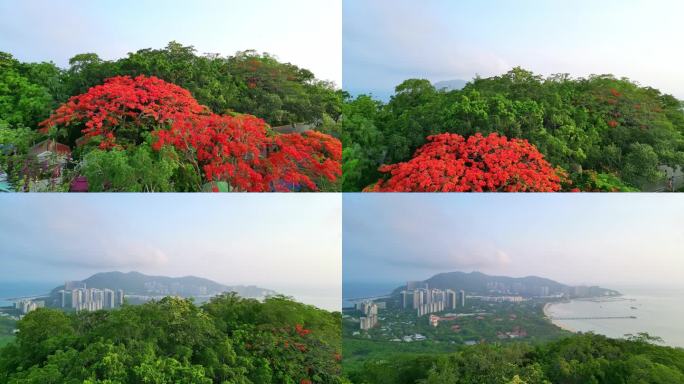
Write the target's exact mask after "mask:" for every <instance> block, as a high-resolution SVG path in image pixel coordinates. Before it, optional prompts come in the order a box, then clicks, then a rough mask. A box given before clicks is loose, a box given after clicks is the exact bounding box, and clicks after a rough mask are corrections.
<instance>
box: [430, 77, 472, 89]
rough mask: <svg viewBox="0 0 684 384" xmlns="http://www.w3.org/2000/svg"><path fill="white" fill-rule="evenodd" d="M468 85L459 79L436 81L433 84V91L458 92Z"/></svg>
mask: <svg viewBox="0 0 684 384" xmlns="http://www.w3.org/2000/svg"><path fill="white" fill-rule="evenodd" d="M466 84H468V82H467V81H465V80H461V79H454V80H444V81H438V82H436V83H434V84H433V86H434V87H435V89H437V90H442V89H443V90H446V91H458V90H461V89H463V87H465V85H466Z"/></svg>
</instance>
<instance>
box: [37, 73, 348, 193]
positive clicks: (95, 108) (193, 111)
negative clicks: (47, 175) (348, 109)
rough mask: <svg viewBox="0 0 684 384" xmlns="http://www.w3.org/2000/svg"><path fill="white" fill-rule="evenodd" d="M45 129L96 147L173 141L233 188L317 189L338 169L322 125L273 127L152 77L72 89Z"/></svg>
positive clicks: (209, 177) (208, 174) (334, 147)
mask: <svg viewBox="0 0 684 384" xmlns="http://www.w3.org/2000/svg"><path fill="white" fill-rule="evenodd" d="M41 126H42V127H43V131H44V132H53V133H56V134H62V135H64V136H66V137H67V138H69V140H71V141H73V142H74V143H78V144H81V145H89V143H91V144H92V143H95V144H97V145H98V147H99V149H100V150H116V149H120V148H126V147H129V146H134V145H139V144H141V143H142V142H143V141H144V140H145V137H146V133H148V132H149V134H150V135H151V137H152V149H153V150H155V151H161V150H162V149H163V148H165V147H172V148H174V149H175V151H176V152H177V153H179V154H181V158H182V159H183V160H184V161H186V162H188V163H190V164H191V165H192V166H193V168H194V169H195V170H196V171H197V172H199V173H200V174H201V176H202V178H203V179H204V181H206V182H215V181H225V182H228V184H229V185H230V187H231V188H232V189H234V190H241V191H273V190H275V191H287V190H292V189H293V188H306V189H309V190H317V189H318V185H317V183H318V182H320V181H321V180H327V181H330V182H333V181H335V180H336V179H337V178H338V177H339V176H340V175H341V164H340V161H341V156H342V148H341V143H340V141H339V140H337V139H335V138H333V137H332V136H329V135H326V134H323V133H319V132H305V133H303V134H300V133H290V134H278V133H276V132H274V131H272V130H270V128H269V126H268V125H267V124H266V123H265V122H264V121H263V120H262V119H259V118H257V117H254V116H251V115H218V114H215V113H212V112H211V111H209V109H208V108H206V107H204V106H202V105H201V104H199V103H198V102H197V101H196V100H195V99H194V98H193V97H192V95H191V94H190V92H188V91H187V90H185V89H183V88H181V87H178V86H176V85H174V84H171V83H167V82H165V81H163V80H161V79H158V78H156V77H146V76H142V75H141V76H138V77H135V78H131V77H128V76H118V77H114V78H111V79H108V80H106V81H105V83H104V84H102V85H99V86H95V87H92V88H90V89H89V90H88V92H86V93H84V94H81V95H77V96H74V97H72V98H70V99H69V101H68V102H66V103H65V104H63V105H62V106H60V107H59V108H58V109H57V110H56V111H55V112H54V113H53V114H52V115H51V116H50V117H49V118H48V119H46V120H45V121H43V122H42V123H41Z"/></svg>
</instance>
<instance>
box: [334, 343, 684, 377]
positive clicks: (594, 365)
mask: <svg viewBox="0 0 684 384" xmlns="http://www.w3.org/2000/svg"><path fill="white" fill-rule="evenodd" d="M650 341H651V340H650V339H649V337H648V336H647V335H639V336H637V337H633V338H631V339H630V340H616V339H609V338H606V337H604V336H599V335H594V334H583V335H582V334H581V335H574V336H571V337H567V338H564V339H561V340H558V341H555V342H550V343H547V344H542V345H536V346H533V345H531V344H527V343H514V344H506V345H501V344H481V345H476V346H471V347H463V348H462V349H461V350H459V351H458V352H455V353H449V354H421V355H417V354H413V355H409V354H406V355H401V356H394V357H389V358H383V359H371V360H367V361H366V362H365V364H364V365H363V366H362V367H361V368H358V369H351V370H345V373H346V375H347V376H349V378H350V379H351V381H352V382H354V383H359V384H361V383H368V384H370V383H373V384H383V383H387V384H416V383H420V384H454V383H473V384H550V383H559V384H587V383H588V384H591V383H596V384H598V383H616V384H617V383H662V384H666V383H667V384H674V383H684V350H682V349H676V348H670V347H662V346H657V345H654V344H651V343H650ZM345 353H346V351H345Z"/></svg>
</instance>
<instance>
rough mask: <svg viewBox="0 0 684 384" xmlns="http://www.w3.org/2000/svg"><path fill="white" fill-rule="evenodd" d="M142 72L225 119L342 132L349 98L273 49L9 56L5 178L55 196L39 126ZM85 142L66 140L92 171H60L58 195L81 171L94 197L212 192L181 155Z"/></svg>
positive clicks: (2, 93)
mask: <svg viewBox="0 0 684 384" xmlns="http://www.w3.org/2000/svg"><path fill="white" fill-rule="evenodd" d="M138 75H145V76H155V77H157V78H159V79H162V80H164V81H166V82H169V83H173V84H175V85H178V86H180V87H181V88H184V89H187V90H188V91H190V93H191V94H192V96H193V97H194V98H195V99H196V100H197V101H198V102H199V103H200V104H202V105H205V106H207V107H208V109H209V110H210V111H211V112H213V113H216V114H221V115H237V114H249V115H254V116H257V117H259V118H261V119H263V120H264V121H265V122H266V123H268V124H269V125H271V126H273V127H276V126H280V125H290V124H295V123H305V124H306V126H307V127H314V129H316V130H318V131H320V132H324V133H328V134H332V135H334V136H339V134H340V125H341V124H340V123H339V122H338V121H339V117H340V115H341V105H342V92H341V91H339V90H338V89H336V87H335V85H334V84H332V83H330V82H327V81H322V80H319V79H316V78H315V76H314V75H313V73H312V72H310V71H309V70H307V69H303V68H299V67H297V66H296V65H293V64H290V63H282V62H279V61H278V60H277V59H276V58H275V57H273V56H271V55H269V54H267V53H263V54H262V53H257V52H255V51H243V52H237V53H236V54H234V55H232V56H227V57H222V56H219V55H217V54H198V53H197V52H196V50H195V49H194V48H193V47H192V46H183V45H181V44H179V43H177V42H171V43H169V44H168V45H167V46H166V47H165V48H163V49H141V50H138V51H137V52H132V53H129V54H128V55H127V56H126V57H123V58H120V59H117V60H104V59H101V58H100V57H99V56H98V55H97V54H96V53H83V54H78V55H76V56H74V57H73V58H71V59H70V61H69V67H68V68H66V69H62V68H59V67H57V66H56V65H55V64H54V63H51V62H49V63H47V62H44V63H22V62H19V61H18V60H16V59H14V58H13V57H12V56H11V55H10V54H9V53H4V52H0V174H3V173H5V174H7V178H8V181H9V182H10V184H12V185H13V186H14V189H17V190H19V189H23V190H26V191H27V190H45V187H44V186H43V187H40V186H36V184H35V183H33V184H32V182H36V181H38V180H46V179H48V178H49V177H54V175H51V173H53V172H51V171H53V170H55V167H54V164H49V165H48V166H44V167H43V168H47V169H40V164H38V165H37V164H34V163H35V159H34V156H31V155H27V153H26V152H27V150H28V148H30V147H31V146H32V145H34V144H36V143H38V142H40V141H42V140H44V139H45V138H46V137H45V135H44V134H40V133H38V132H37V129H38V124H39V123H40V122H41V121H44V120H45V119H46V118H47V117H48V116H49V115H50V113H51V112H52V111H54V110H55V108H56V107H57V106H59V105H62V104H63V103H65V102H66V101H67V100H68V99H69V98H70V97H72V96H76V95H81V94H84V93H86V92H87V91H88V90H89V89H91V87H93V86H97V85H101V84H103V82H104V81H105V79H108V78H112V77H115V76H132V77H134V76H138ZM81 136H82V135H81V134H80V132H76V134H73V133H72V134H71V135H70V136H69V137H64V136H58V137H57V140H58V141H61V142H63V143H64V144H67V145H69V146H70V147H71V149H72V157H73V159H74V163H75V164H81V163H82V165H84V168H83V169H77V170H76V172H66V173H64V172H61V170H60V172H61V174H60V177H62V178H61V179H60V180H59V181H60V182H63V184H64V185H61V186H51V187H48V190H52V189H57V190H67V189H68V188H69V185H68V182H69V181H70V180H71V179H73V177H75V176H77V175H79V173H80V175H85V176H86V177H87V178H88V180H90V178H91V176H92V177H94V179H93V180H94V183H92V184H90V185H89V187H90V190H92V191H103V190H106V191H131V192H133V191H167V190H174V191H190V190H192V191H196V190H201V188H202V184H203V181H202V180H199V179H197V177H196V172H195V170H192V169H186V168H187V166H186V165H184V163H183V162H179V161H178V157H179V156H177V155H174V154H173V153H168V151H167V153H161V154H155V153H151V152H150V151H149V148H148V147H145V146H144V147H143V148H140V149H132V150H124V151H119V152H118V153H97V152H95V153H86V152H90V151H91V150H93V148H92V147H81V146H78V145H75V144H74V143H75V141H76V140H77V139H79V138H80V137H81ZM148 144H149V143H148ZM95 151H97V149H95ZM85 159H87V160H89V161H88V162H85V161H83V160H85ZM69 168H71V166H70V167H69ZM69 170H70V169H69ZM69 170H67V171H69ZM160 170H161V171H160ZM158 171H160V173H159V174H154V173H156V172H158ZM55 173H56V171H55ZM323 183H324V184H326V185H325V186H322V187H321V189H323V190H339V188H340V187H339V185H337V184H338V183H337V182H333V183H329V182H327V181H325V182H323ZM327 184H331V185H327Z"/></svg>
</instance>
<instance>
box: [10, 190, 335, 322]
mask: <svg viewBox="0 0 684 384" xmlns="http://www.w3.org/2000/svg"><path fill="white" fill-rule="evenodd" d="M341 220H342V218H341V196H340V195H339V194H325V193H317V194H259V193H255V194H247V193H245V194H201V193H200V194H151V195H147V194H36V195H31V194H23V195H22V194H16V195H5V196H2V199H0V266H2V267H1V271H2V272H1V273H0V286H2V285H3V284H2V283H8V282H11V281H41V280H47V281H50V282H55V281H64V280H79V279H84V278H86V277H88V276H90V275H92V274H93V273H97V272H105V271H115V270H118V271H124V272H127V271H139V272H142V273H147V274H158V275H166V276H185V275H195V276H200V277H205V278H209V279H212V280H215V281H217V282H220V283H223V284H228V285H230V284H255V285H259V286H261V287H264V288H270V289H275V290H277V291H279V292H281V293H284V294H288V295H293V296H295V297H296V298H298V299H300V300H302V301H304V302H307V303H311V304H315V305H319V306H321V307H325V308H328V309H335V308H338V307H339V298H340V296H341V263H342V260H341ZM0 297H2V295H1V294H0Z"/></svg>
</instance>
